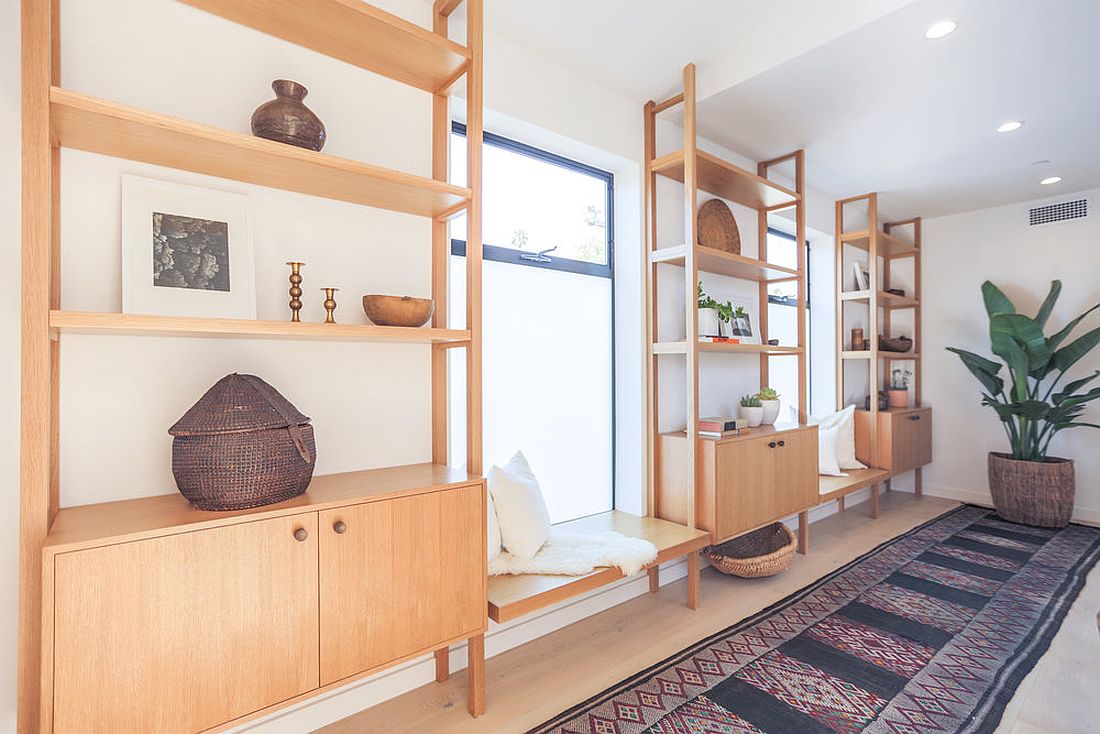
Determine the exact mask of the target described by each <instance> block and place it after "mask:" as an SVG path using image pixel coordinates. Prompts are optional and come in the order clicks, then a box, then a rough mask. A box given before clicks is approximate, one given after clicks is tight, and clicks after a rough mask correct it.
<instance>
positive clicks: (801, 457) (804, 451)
mask: <svg viewBox="0 0 1100 734" xmlns="http://www.w3.org/2000/svg"><path fill="white" fill-rule="evenodd" d="M817 440H818V439H817V431H816V430H811V431H790V432H785V433H781V434H778V435H777V436H776V437H775V438H774V439H772V440H771V441H769V442H768V445H769V447H770V446H771V444H772V443H775V448H770V449H769V451H770V453H771V461H772V463H773V466H774V469H773V472H772V483H771V486H770V487H769V488H768V492H769V494H771V496H772V511H773V514H772V517H771V519H775V520H777V519H779V518H781V517H786V516H787V515H793V514H794V513H796V512H799V511H801V510H805V509H806V508H807V507H813V506H814V505H815V504H817V502H818V492H817V487H818V478H817V476H818V475H817V469H818V467H817Z"/></svg>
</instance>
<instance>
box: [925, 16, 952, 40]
mask: <svg viewBox="0 0 1100 734" xmlns="http://www.w3.org/2000/svg"><path fill="white" fill-rule="evenodd" d="M958 27H959V24H958V23H956V22H955V21H953V20H941V21H939V22H936V23H933V24H932V25H931V26H930V27H929V28H928V30H927V31H925V32H924V37H925V38H928V39H931V40H933V41H934V40H936V39H937V38H943V37H944V36H947V35H950V34H951V33H953V32H954V30H955V29H956V28H958Z"/></svg>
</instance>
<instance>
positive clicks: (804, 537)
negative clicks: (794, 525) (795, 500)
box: [798, 510, 810, 555]
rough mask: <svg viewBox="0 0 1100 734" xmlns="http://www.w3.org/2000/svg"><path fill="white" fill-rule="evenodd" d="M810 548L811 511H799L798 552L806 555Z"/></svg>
mask: <svg viewBox="0 0 1100 734" xmlns="http://www.w3.org/2000/svg"><path fill="white" fill-rule="evenodd" d="M809 550H810V511H809V510H803V511H802V512H800V513H798V552H799V553H801V554H802V555H806V553H807V552H809Z"/></svg>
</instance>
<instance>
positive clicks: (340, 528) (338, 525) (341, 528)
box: [332, 520, 348, 535]
mask: <svg viewBox="0 0 1100 734" xmlns="http://www.w3.org/2000/svg"><path fill="white" fill-rule="evenodd" d="M332 529H333V530H335V531H336V534H337V535H343V534H344V533H346V532H347V531H348V526H347V523H345V522H344V521H343V520H337V521H336V522H335V523H334V524H333V526H332Z"/></svg>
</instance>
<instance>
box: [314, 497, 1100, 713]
mask: <svg viewBox="0 0 1100 734" xmlns="http://www.w3.org/2000/svg"><path fill="white" fill-rule="evenodd" d="M956 504H957V503H955V502H952V501H949V500H944V499H939V498H935V497H924V498H922V499H916V498H914V497H913V496H912V495H910V494H906V493H901V492H893V493H889V494H887V495H884V496H883V498H882V517H880V518H879V519H878V520H871V519H870V518H869V517H868V516H867V512H868V504H867V503H862V504H860V505H856V506H852V507H849V508H848V511H847V512H844V513H841V514H839V515H833V516H830V517H828V518H826V519H824V520H821V521H820V522H816V523H813V525H811V533H810V554H809V555H808V556H796V558H795V561H794V565H793V566H792V567H791V568H790V570H788V571H787V572H786V573H784V574H781V575H779V576H777V577H774V578H771V579H759V580H754V581H748V580H740V579H732V578H729V577H726V576H722V575H720V574H718V573H717V572H715V571H714V570H713V569H706V570H705V571H704V572H703V581H702V606H701V608H700V609H699V610H698V611H695V612H692V611H690V610H689V609H687V608H685V607H684V605H683V599H684V595H685V593H686V583H685V582H684V581H683V580H680V581H677V582H675V583H672V584H669V585H668V586H665V587H662V588H661V591H660V593H659V594H646V595H644V596H641V597H638V598H636V599H633V600H631V601H629V602H626V603H624V604H620V605H618V606H616V607H614V608H612V609H609V610H607V611H605V612H602V613H600V614H597V615H594V616H592V617H589V618H587V619H584V620H582V621H580V622H578V623H576V624H573V625H570V626H569V627H566V628H564V629H561V630H558V631H557V632H554V633H552V634H549V635H546V636H544V637H541V638H539V639H537V640H534V641H532V642H529V643H527V644H526V645H523V646H521V647H518V648H515V649H513V650H509V651H508V652H505V653H503V654H501V655H497V656H495V657H493V658H490V659H489V660H488V662H487V664H486V678H487V681H486V684H487V688H488V711H487V713H486V714H485V716H483V717H481V718H479V719H471V718H470V717H469V716H468V715H467V714H466V706H465V695H466V688H465V686H466V679H465V674H464V673H463V672H461V671H460V672H458V673H457V674H456V675H454V676H453V677H452V678H451V680H449V681H448V682H446V683H443V684H432V685H428V686H424V687H423V688H418V689H417V690H415V691H412V692H410V693H407V694H405V695H403V696H399V697H398V698H395V699H392V700H390V701H387V702H385V703H382V704H380V705H378V706H375V707H374V708H371V709H369V710H367V711H364V712H361V713H359V714H356V715H355V716H351V717H349V718H347V719H344V720H342V721H339V722H337V723H335V724H332V725H331V726H328V727H325V728H324V729H322V730H321V732H323V733H324V734H367V733H373V732H387V734H400V733H401V732H418V733H420V732H432V733H433V734H451V733H459V732H492V733H493V734H513V733H518V732H523V731H526V730H527V729H529V728H531V727H533V726H537V725H538V724H541V723H542V722H543V721H545V720H547V719H549V718H551V717H553V716H554V715H555V714H557V713H558V712H560V711H562V710H564V709H566V708H569V707H570V706H573V705H575V704H577V703H578V702H580V701H583V700H584V699H586V698H588V697H589V696H592V695H594V694H596V693H599V692H600V691H602V690H604V689H605V688H607V687H608V686H610V685H613V684H615V683H617V682H619V681H620V680H622V679H624V678H626V677H628V676H630V675H631V674H633V673H635V672H637V671H638V670H641V669H643V668H645V667H647V666H649V665H652V664H654V663H656V662H658V661H660V660H662V659H664V658H666V657H668V656H669V655H672V654H674V653H676V652H678V651H679V650H682V649H683V648H685V647H687V646H689V645H691V644H692V643H694V642H696V641H697V640H699V639H701V638H703V637H705V636H707V635H709V634H713V633H714V632H717V631H719V630H721V629H723V628H725V627H728V626H729V625H731V624H734V623H736V622H737V621H738V620H740V619H743V618H744V617H746V616H749V615H751V614H753V613H755V612H757V611H759V610H760V609H762V608H764V607H766V606H768V605H770V604H772V603H774V602H775V601H777V600H779V599H781V598H783V597H784V596H786V595H788V594H790V593H791V592H793V591H796V590H798V589H800V588H801V587H803V586H805V585H807V584H809V583H811V582H813V581H814V580H816V579H817V578H819V577H821V576H822V575H824V574H826V573H829V572H830V571H832V570H834V569H836V568H838V567H839V566H842V565H844V564H845V563H847V562H848V561H850V560H852V559H853V558H855V557H857V556H859V555H861V554H863V553H865V552H867V551H869V550H871V549H872V548H874V547H875V546H876V545H878V544H879V543H882V542H883V541H885V540H888V539H890V538H892V537H894V536H896V535H898V534H900V533H903V532H905V531H906V530H909V529H910V528H912V527H914V526H916V525H919V524H921V523H923V522H925V521H926V520H929V519H931V518H933V517H935V516H937V515H939V514H941V513H943V512H945V511H947V510H949V509H951V508H952V507H954V506H955V505H956ZM1086 597H1089V598H1086ZM1098 608H1100V572H1097V571H1094V572H1093V574H1092V577H1090V583H1089V585H1088V586H1087V587H1086V589H1085V591H1084V593H1083V595H1082V598H1081V600H1080V601H1079V603H1078V604H1076V605H1075V606H1074V608H1073V611H1072V612H1071V615H1070V619H1069V620H1067V623H1066V625H1065V626H1064V627H1063V629H1062V631H1061V632H1060V633H1059V636H1058V638H1056V639H1055V643H1054V646H1052V649H1051V653H1050V654H1049V655H1048V656H1046V657H1044V658H1043V659H1042V660H1041V661H1040V663H1039V665H1038V666H1037V667H1036V669H1035V671H1034V672H1033V674H1032V675H1031V676H1029V678H1028V679H1026V680H1025V681H1024V684H1023V686H1022V687H1021V690H1020V692H1019V695H1018V696H1017V697H1016V699H1014V700H1013V701H1012V704H1011V705H1010V707H1009V710H1008V712H1007V714H1006V719H1005V721H1006V723H1004V724H1002V726H1001V728H1000V729H999V731H1000V732H1004V733H1006V734H1007V733H1008V732H1011V733H1012V734H1037V733H1038V732H1051V733H1053V732H1057V733H1058V734H1072V733H1074V732H1078V731H1081V732H1083V731H1086V728H1085V726H1086V724H1084V723H1080V722H1093V723H1095V722H1096V721H1098V720H1100V712H1098V711H1097V707H1098V702H1097V699H1100V697H1098V696H1096V695H1095V691H1096V690H1097V689H1098V686H1100V645H1098V643H1100V638H1098V636H1097V630H1096V624H1095V616H1096V611H1097V609H1098ZM1090 634H1091V637H1090ZM1067 635H1068V638H1067ZM1063 638H1067V639H1063ZM1062 661H1065V662H1062ZM1065 666H1068V667H1065ZM1059 687H1062V689H1063V693H1062V694H1061V695H1059V694H1058V693H1057V692H1056V690H1055V689H1057V688H1059ZM1070 694H1072V696H1071V695H1070ZM1052 695H1053V696H1057V698H1058V699H1059V700H1064V701H1066V703H1065V704H1064V705H1063V704H1058V705H1057V708H1058V709H1060V710H1061V711H1062V712H1064V714H1063V715H1062V717H1061V718H1062V719H1064V720H1058V721H1057V726H1058V727H1060V728H1043V725H1044V722H1048V723H1050V722H1052V721H1053V719H1051V718H1049V717H1045V716H1044V714H1045V713H1046V711H1045V709H1049V708H1050V706H1051V698H1050V697H1051V696H1052ZM1082 706H1087V707H1091V708H1089V710H1090V711H1091V714H1088V715H1084V716H1083V717H1082V716H1079V714H1084V711H1083V710H1082ZM1073 722H1079V723H1077V724H1074V723H1073ZM1073 726H1077V727H1079V728H1073ZM1013 727H1015V728H1013Z"/></svg>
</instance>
